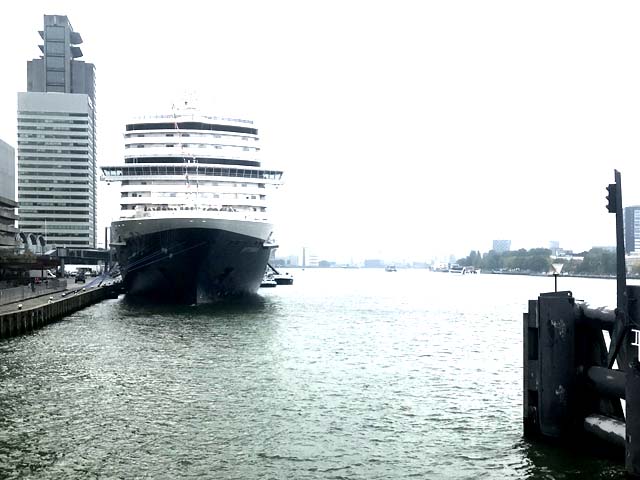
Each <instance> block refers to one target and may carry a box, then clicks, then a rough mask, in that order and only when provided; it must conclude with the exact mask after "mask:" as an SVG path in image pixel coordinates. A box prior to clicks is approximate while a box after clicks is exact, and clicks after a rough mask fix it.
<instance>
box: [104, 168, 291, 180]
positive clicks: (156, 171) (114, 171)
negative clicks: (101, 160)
mask: <svg viewBox="0 0 640 480" xmlns="http://www.w3.org/2000/svg"><path fill="white" fill-rule="evenodd" d="M103 171H104V174H105V175H106V177H107V181H109V180H114V181H115V180H117V178H118V177H123V176H149V175H180V176H182V175H185V174H186V173H189V174H191V175H198V174H200V175H204V176H210V175H213V176H216V177H239V178H258V179H261V180H262V179H263V180H280V179H281V178H282V172H279V171H276V170H244V169H240V168H218V167H205V166H188V167H182V166H180V167H175V166H169V167H166V166H156V165H154V166H152V167H128V166H125V167H113V168H112V167H103Z"/></svg>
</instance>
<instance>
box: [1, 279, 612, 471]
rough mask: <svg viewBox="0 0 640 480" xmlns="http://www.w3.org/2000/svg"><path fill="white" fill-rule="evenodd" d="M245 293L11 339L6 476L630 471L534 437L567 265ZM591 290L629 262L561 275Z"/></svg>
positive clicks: (4, 395) (6, 348)
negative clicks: (533, 404) (520, 272)
mask: <svg viewBox="0 0 640 480" xmlns="http://www.w3.org/2000/svg"><path fill="white" fill-rule="evenodd" d="M292 273H293V274H294V276H295V284H294V285H293V286H279V287H277V288H275V289H266V290H262V291H261V295H260V296H259V297H258V298H256V299H255V300H254V301H251V302H249V303H227V304H223V305H210V306H198V307H167V306H154V305H149V304H137V303H132V302H129V301H127V300H126V299H125V298H124V297H121V298H120V299H119V300H108V301H105V302H103V303H101V304H99V305H95V306H93V307H90V308H87V309H85V310H83V311H81V312H78V313H76V314H74V315H73V316H71V317H69V318H67V319H65V320H64V321H61V322H59V323H57V324H54V325H50V326H49V327H47V328H44V329H42V330H40V331H37V332H35V333H34V334H31V335H27V336H24V337H20V338H15V339H11V340H5V341H1V342H0V359H1V361H0V478H38V479H40V478H222V479H232V478H234V479H253V478H265V479H266V478H291V479H330V478H334V479H341V478H343V479H377V478H379V479H383V478H384V479H387V478H427V479H430V478H434V479H439V478H446V479H448V478H452V479H462V478H469V479H471V478H496V479H497V478H507V479H508V478H514V479H515V478H545V479H546V478H549V479H551V478H558V479H559V478H617V477H618V476H619V475H620V474H621V472H622V471H623V470H622V469H621V468H620V467H619V466H618V465H615V464H612V463H609V462H607V461H603V460H590V459H588V458H586V457H579V456H575V455H573V454H568V453H558V452H557V451H556V450H554V449H550V448H548V447H544V446H540V445H531V444H529V443H528V442H526V441H524V440H523V438H522V338H521V337H522V313H523V312H524V311H525V310H526V308H527V300H529V299H533V298H536V297H537V295H538V293H539V292H542V291H548V290H550V289H552V288H553V280H552V279H549V278H540V277H538V278H534V277H520V276H501V275H465V276H455V275H449V274H442V273H431V272H428V271H424V270H399V271H398V272H395V273H387V272H384V271H382V270H369V269H359V270H350V269H336V270H322V269H319V270H306V271H302V270H293V271H292ZM560 288H561V289H570V290H572V291H573V292H574V294H575V296H576V297H578V298H584V299H585V300H588V301H589V302H590V303H593V304H594V305H612V304H614V303H615V282H614V281H608V280H588V279H566V278H561V279H560Z"/></svg>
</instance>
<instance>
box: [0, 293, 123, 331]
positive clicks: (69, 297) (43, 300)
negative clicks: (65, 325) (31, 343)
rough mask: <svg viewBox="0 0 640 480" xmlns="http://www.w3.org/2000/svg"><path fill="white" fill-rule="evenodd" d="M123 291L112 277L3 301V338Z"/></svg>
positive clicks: (0, 311) (0, 313)
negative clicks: (102, 281)
mask: <svg viewBox="0 0 640 480" xmlns="http://www.w3.org/2000/svg"><path fill="white" fill-rule="evenodd" d="M119 293H121V284H120V282H115V281H114V282H111V281H110V282H108V283H97V284H96V285H95V286H94V285H91V284H89V285H86V286H82V287H77V288H73V289H59V290H57V291H55V292H54V291H51V292H47V293H45V294H44V295H40V296H36V297H30V298H25V299H23V300H17V301H13V302H11V303H7V304H4V305H0V339H2V338H10V337H14V336H17V335H22V334H25V333H28V332H31V331H33V330H37V329H39V328H42V327H43V326H45V325H48V324H50V323H53V322H56V321H58V320H60V319H62V318H64V317H66V316H67V315H70V314H71V313H73V312H76V311H78V310H80V309H82V308H85V307H88V306H89V305H93V304H95V303H98V302H101V301H103V300H105V299H107V298H118V294H119Z"/></svg>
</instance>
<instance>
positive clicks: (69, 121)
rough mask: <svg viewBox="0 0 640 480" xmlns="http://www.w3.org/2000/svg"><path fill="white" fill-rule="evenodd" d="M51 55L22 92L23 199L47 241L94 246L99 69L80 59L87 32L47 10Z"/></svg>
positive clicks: (24, 219) (22, 212)
mask: <svg viewBox="0 0 640 480" xmlns="http://www.w3.org/2000/svg"><path fill="white" fill-rule="evenodd" d="M39 33H40V36H41V37H42V39H43V40H44V44H43V45H40V46H39V47H40V50H41V51H42V53H43V55H42V56H41V57H40V58H38V59H34V60H31V61H29V62H27V92H21V93H18V204H19V217H20V220H19V225H20V231H21V232H23V233H27V234H28V233H35V234H37V235H43V236H44V238H45V241H46V243H47V245H49V246H51V247H54V246H73V247H92V248H95V246H96V236H97V235H96V234H97V218H96V217H97V215H96V212H97V167H96V131H95V68H94V66H93V64H91V63H85V62H83V61H79V60H77V59H78V58H79V57H81V56H82V51H81V50H80V47H78V45H79V44H80V43H82V37H81V36H80V34H79V33H78V32H75V31H74V30H73V28H72V26H71V23H70V22H69V19H68V18H67V17H66V16H64V15H45V16H44V30H42V31H40V32H39Z"/></svg>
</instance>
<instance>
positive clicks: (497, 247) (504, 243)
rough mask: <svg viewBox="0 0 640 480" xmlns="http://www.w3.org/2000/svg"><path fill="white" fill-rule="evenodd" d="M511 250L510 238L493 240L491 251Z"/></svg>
mask: <svg viewBox="0 0 640 480" xmlns="http://www.w3.org/2000/svg"><path fill="white" fill-rule="evenodd" d="M509 250H511V240H494V241H493V251H494V252H496V253H503V252H508V251H509Z"/></svg>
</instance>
